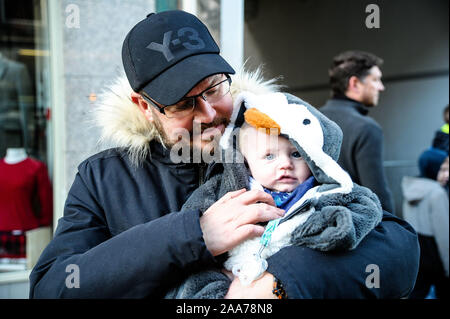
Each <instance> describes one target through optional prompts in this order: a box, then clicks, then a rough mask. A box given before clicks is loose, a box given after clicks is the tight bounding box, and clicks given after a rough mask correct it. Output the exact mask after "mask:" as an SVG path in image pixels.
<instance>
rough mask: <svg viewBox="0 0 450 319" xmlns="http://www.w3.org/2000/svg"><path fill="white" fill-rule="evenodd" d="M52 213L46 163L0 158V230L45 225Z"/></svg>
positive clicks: (48, 222)
mask: <svg viewBox="0 0 450 319" xmlns="http://www.w3.org/2000/svg"><path fill="white" fill-rule="evenodd" d="M36 207H38V209H36ZM52 216H53V194H52V186H51V183H50V179H49V177H48V173H47V166H46V165H45V164H44V163H42V162H40V161H38V160H36V159H32V158H27V159H25V160H23V161H22V162H19V163H16V164H8V163H6V162H5V160H4V159H1V160H0V231H11V230H30V229H34V228H37V227H41V226H48V225H50V223H51V221H52Z"/></svg>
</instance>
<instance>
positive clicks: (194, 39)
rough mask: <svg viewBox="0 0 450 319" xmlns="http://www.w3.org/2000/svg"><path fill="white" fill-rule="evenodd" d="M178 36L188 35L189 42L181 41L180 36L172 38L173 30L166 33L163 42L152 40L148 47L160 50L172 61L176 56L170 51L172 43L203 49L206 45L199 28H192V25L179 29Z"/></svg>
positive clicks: (191, 48)
mask: <svg viewBox="0 0 450 319" xmlns="http://www.w3.org/2000/svg"><path fill="white" fill-rule="evenodd" d="M177 34H178V37H182V36H183V35H185V34H186V35H187V36H188V39H189V41H187V42H181V40H180V38H176V39H173V40H171V38H172V31H167V32H166V33H164V38H163V42H162V44H161V43H156V42H152V43H150V44H149V45H148V46H147V47H146V48H147V49H150V50H155V51H158V52H161V53H162V54H163V55H164V57H165V58H166V60H167V62H170V61H171V60H172V59H173V58H174V56H173V54H172V51H170V48H169V46H170V44H171V43H172V45H180V44H181V45H182V46H184V47H185V48H186V49H188V50H201V49H203V48H204V47H205V42H203V40H202V39H201V38H200V37H199V36H198V32H197V30H195V29H193V28H190V27H184V28H181V29H179V30H178V32H177Z"/></svg>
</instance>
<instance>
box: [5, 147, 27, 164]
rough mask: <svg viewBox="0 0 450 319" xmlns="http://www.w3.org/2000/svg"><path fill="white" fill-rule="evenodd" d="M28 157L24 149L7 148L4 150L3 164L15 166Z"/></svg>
mask: <svg viewBox="0 0 450 319" xmlns="http://www.w3.org/2000/svg"><path fill="white" fill-rule="evenodd" d="M27 157H28V155H27V152H26V151H25V149H24V148H8V149H7V150H6V156H5V163H8V164H17V163H20V162H22V161H24V160H25V159H26V158H27Z"/></svg>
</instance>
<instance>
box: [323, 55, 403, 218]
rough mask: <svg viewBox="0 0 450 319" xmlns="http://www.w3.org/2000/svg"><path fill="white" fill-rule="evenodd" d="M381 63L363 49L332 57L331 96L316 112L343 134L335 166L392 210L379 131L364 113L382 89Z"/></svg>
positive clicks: (381, 137) (385, 207)
mask: <svg viewBox="0 0 450 319" xmlns="http://www.w3.org/2000/svg"><path fill="white" fill-rule="evenodd" d="M382 64H383V60H382V59H380V58H379V57H377V56H375V55H374V54H371V53H368V52H363V51H346V52H343V53H341V54H339V55H337V56H336V57H334V58H333V63H332V66H331V68H330V69H329V76H330V84H331V89H332V98H331V99H330V100H328V101H327V102H326V104H325V105H324V106H322V107H321V108H320V111H321V112H322V113H323V114H325V115H326V116H327V117H328V118H329V119H331V120H332V121H334V122H336V123H337V124H338V125H339V126H340V127H341V129H342V132H343V133H344V139H343V141H342V148H341V153H340V156H339V160H338V163H339V165H340V166H341V167H342V168H343V169H344V170H346V171H347V172H348V173H349V175H350V177H351V178H352V180H353V181H354V182H355V183H357V184H359V185H362V186H365V187H367V188H369V189H371V190H372V191H373V192H374V193H375V194H377V196H378V198H379V199H380V202H381V205H382V207H383V209H385V210H387V211H388V212H391V213H395V212H394V203H393V199H392V194H391V191H390V189H389V187H388V185H387V181H386V174H385V172H384V169H383V152H384V150H383V130H382V128H381V126H380V125H379V124H378V123H377V122H376V121H375V120H374V119H372V118H370V117H368V116H367V114H368V113H369V108H370V107H374V106H376V105H377V104H378V99H379V93H380V92H381V91H384V86H383V83H382V82H381V76H382V73H381V70H380V66H381V65H382Z"/></svg>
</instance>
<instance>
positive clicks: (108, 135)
mask: <svg viewBox="0 0 450 319" xmlns="http://www.w3.org/2000/svg"><path fill="white" fill-rule="evenodd" d="M230 76H231V78H232V83H231V95H232V97H233V99H234V98H235V97H236V96H237V95H238V94H239V93H241V92H243V91H249V92H252V93H255V94H266V93H270V92H277V91H278V90H279V89H280V86H279V85H277V84H275V81H276V79H270V80H264V79H263V77H262V72H261V69H257V70H256V71H254V72H248V71H245V70H241V71H240V72H237V73H236V74H235V75H230ZM132 92H133V90H132V88H131V86H130V84H129V83H128V80H127V78H126V76H125V75H122V76H119V77H118V78H117V79H116V80H114V81H113V83H112V84H111V85H109V86H108V87H107V88H106V89H105V90H104V92H103V93H102V94H100V96H99V103H98V104H97V105H96V107H95V109H94V111H93V121H94V125H96V126H98V127H99V128H100V130H101V137H100V141H99V143H100V144H101V145H103V146H105V145H107V146H108V147H121V148H125V149H127V150H128V154H129V156H130V159H131V160H132V162H133V163H135V164H137V165H138V164H139V163H140V162H141V161H142V160H143V159H145V158H146V157H147V155H148V153H149V151H150V146H149V143H150V141H152V140H155V139H156V140H158V141H159V142H161V143H162V139H161V136H160V134H159V132H158V130H157V129H156V127H155V126H154V125H153V123H151V122H149V121H148V120H147V119H146V118H145V116H144V115H143V114H142V112H141V111H140V110H139V108H138V107H137V106H136V105H135V104H134V103H133V102H132V101H131V93H132Z"/></svg>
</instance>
